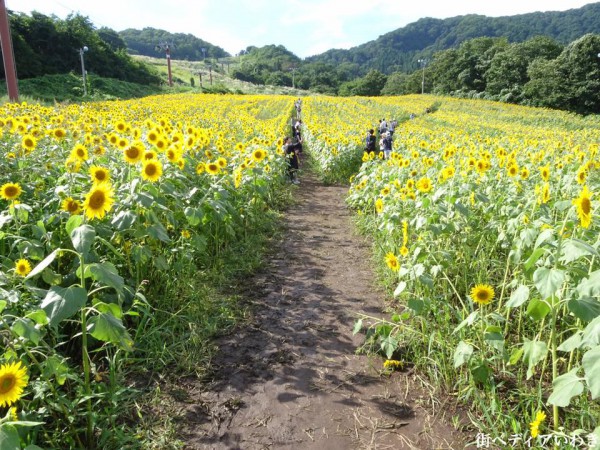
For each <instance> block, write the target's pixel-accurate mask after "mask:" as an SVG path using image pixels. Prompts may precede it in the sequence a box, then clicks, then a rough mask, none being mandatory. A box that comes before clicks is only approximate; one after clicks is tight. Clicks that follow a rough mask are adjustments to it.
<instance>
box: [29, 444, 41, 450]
mask: <svg viewBox="0 0 600 450" xmlns="http://www.w3.org/2000/svg"><path fill="white" fill-rule="evenodd" d="M24 450H44V449H42V448H41V447H38V446H37V445H35V444H29V445H28V446H27V447H25V449H24Z"/></svg>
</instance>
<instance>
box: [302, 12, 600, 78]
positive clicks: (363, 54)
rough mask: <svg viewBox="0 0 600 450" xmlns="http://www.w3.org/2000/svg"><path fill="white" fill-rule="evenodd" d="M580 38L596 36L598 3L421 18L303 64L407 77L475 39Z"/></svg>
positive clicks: (599, 21) (599, 23)
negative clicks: (427, 59) (426, 59)
mask: <svg viewBox="0 0 600 450" xmlns="http://www.w3.org/2000/svg"><path fill="white" fill-rule="evenodd" d="M586 33H600V2H598V3H592V4H589V5H585V6H583V7H581V8H577V9H570V10H568V11H550V12H535V13H529V14H520V15H515V16H505V17H487V16H480V15H466V16H457V17H451V18H448V19H433V18H424V19H420V20H418V21H416V22H413V23H411V24H409V25H407V26H405V27H403V28H398V29H397V30H395V31H391V32H389V33H386V34H384V35H382V36H380V37H379V38H378V39H376V40H374V41H370V42H367V43H365V44H362V45H359V46H357V47H353V48H351V49H349V50H342V49H332V50H328V51H326V52H325V53H322V54H320V55H315V56H312V57H309V58H306V61H307V62H320V63H326V64H334V65H339V64H343V63H347V64H351V65H352V67H354V68H355V69H357V70H358V71H359V73H360V74H361V75H363V74H365V73H366V72H368V71H369V70H370V69H376V70H379V71H380V72H382V73H392V72H396V71H403V72H411V71H413V70H415V69H416V68H417V60H418V59H419V58H420V57H421V56H430V55H431V54H433V52H435V51H439V50H444V49H448V48H452V47H457V46H458V45H459V44H461V43H462V42H465V41H467V40H469V39H473V38H477V37H506V38H507V39H508V41H509V42H523V41H526V40H528V39H530V38H532V37H534V36H539V35H545V36H549V37H552V38H554V39H555V40H557V41H558V42H560V43H562V44H567V43H569V42H571V41H574V40H575V39H577V38H579V37H581V36H583V35H584V34H586Z"/></svg>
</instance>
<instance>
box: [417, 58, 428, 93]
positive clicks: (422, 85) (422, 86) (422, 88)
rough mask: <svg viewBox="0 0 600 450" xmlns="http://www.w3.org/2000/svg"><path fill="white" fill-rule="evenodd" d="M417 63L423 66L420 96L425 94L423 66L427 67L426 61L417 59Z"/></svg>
mask: <svg viewBox="0 0 600 450" xmlns="http://www.w3.org/2000/svg"><path fill="white" fill-rule="evenodd" d="M419 63H420V64H421V65H422V66H423V77H422V79H421V94H424V93H425V66H426V65H427V60H426V59H419Z"/></svg>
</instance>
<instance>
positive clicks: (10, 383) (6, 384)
mask: <svg viewBox="0 0 600 450" xmlns="http://www.w3.org/2000/svg"><path fill="white" fill-rule="evenodd" d="M16 383H17V379H16V378H15V377H14V375H10V374H9V375H5V376H4V377H3V378H2V379H0V394H6V393H7V392H10V391H11V390H12V389H13V387H14V386H15V384H16Z"/></svg>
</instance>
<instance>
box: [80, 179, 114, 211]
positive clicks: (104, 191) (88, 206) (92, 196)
mask: <svg viewBox="0 0 600 450" xmlns="http://www.w3.org/2000/svg"><path fill="white" fill-rule="evenodd" d="M113 195H114V191H113V189H112V187H111V186H110V184H108V183H100V184H96V185H94V186H92V189H91V190H90V192H88V194H87V195H86V196H85V201H84V203H83V208H84V209H85V215H86V217H87V218H88V219H90V220H91V219H94V218H98V219H102V218H103V217H104V215H105V214H106V213H107V212H108V211H110V208H111V207H112V205H113V203H114V202H115V201H114V199H113Z"/></svg>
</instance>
